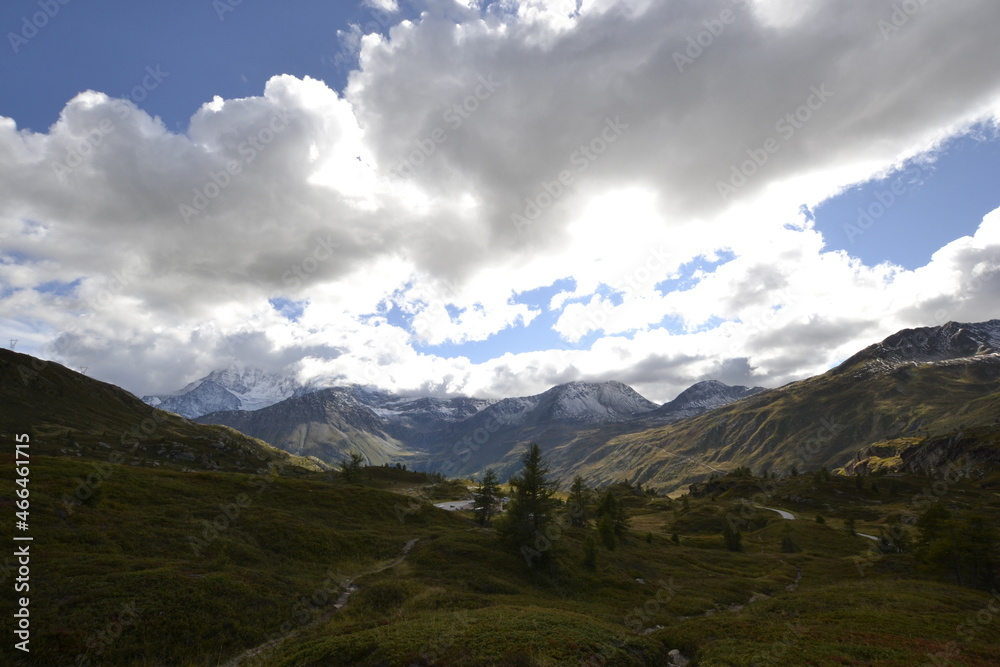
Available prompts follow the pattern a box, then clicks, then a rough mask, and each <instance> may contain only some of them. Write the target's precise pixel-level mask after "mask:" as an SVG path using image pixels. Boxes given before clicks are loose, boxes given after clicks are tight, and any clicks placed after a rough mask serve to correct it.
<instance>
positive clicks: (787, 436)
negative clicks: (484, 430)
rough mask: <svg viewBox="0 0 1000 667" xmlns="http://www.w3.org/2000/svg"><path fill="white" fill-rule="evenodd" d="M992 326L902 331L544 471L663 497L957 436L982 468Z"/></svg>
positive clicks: (992, 420)
mask: <svg viewBox="0 0 1000 667" xmlns="http://www.w3.org/2000/svg"><path fill="white" fill-rule="evenodd" d="M998 330H1000V321H997V320H994V321H992V322H989V323H985V324H984V325H967V324H956V323H950V324H948V325H945V326H943V327H940V328H929V329H922V330H910V331H904V332H900V333H899V334H895V335H893V336H890V337H889V338H887V339H886V340H885V341H882V342H881V343H878V344H876V345H873V346H870V347H869V348H866V350H864V351H862V352H860V353H859V354H857V355H855V356H854V357H852V358H850V359H848V360H847V361H845V362H844V363H842V364H841V365H839V366H838V367H836V368H834V369H832V370H830V371H828V372H827V373H824V374H822V375H819V376H816V377H813V378H809V379H807V380H802V381H800V382H794V383H791V384H789V385H786V386H784V387H781V388H779V389H774V390H770V391H766V392H763V393H758V394H756V395H753V396H750V397H748V398H745V399H743V400H740V401H738V402H735V403H731V404H729V405H726V406H724V407H721V408H717V409H715V410H713V411H711V412H708V413H706V414H703V415H701V416H697V417H693V418H690V419H685V420H681V421H678V422H675V423H673V424H670V425H667V426H664V427H659V428H653V429H648V430H644V431H642V432H638V433H627V434H619V435H615V436H614V437H609V438H602V437H601V434H600V433H587V434H581V436H580V437H578V438H577V439H575V440H574V441H571V442H569V443H567V444H566V445H564V446H563V447H562V448H560V449H559V450H557V451H556V452H554V453H553V457H554V458H553V461H554V465H556V466H558V469H559V470H560V471H564V472H563V474H564V476H565V475H572V474H581V475H583V476H584V478H585V479H587V480H588V481H590V482H591V483H607V482H610V481H613V480H616V479H621V478H622V477H625V478H627V479H630V480H632V481H634V482H637V483H642V484H652V485H654V486H656V487H657V488H660V489H662V490H672V489H676V488H678V487H680V486H683V485H686V484H690V483H692V482H697V481H700V480H703V479H705V478H707V477H709V476H711V475H713V474H718V473H720V472H725V471H728V470H732V469H734V468H736V467H739V466H750V467H752V468H753V469H754V470H757V471H772V470H773V471H778V472H781V473H784V472H787V471H788V470H790V469H791V468H793V467H795V468H797V469H798V470H800V471H801V470H815V469H818V468H821V467H827V468H831V469H833V468H841V467H844V466H849V465H851V463H852V461H855V460H856V459H857V457H858V455H859V452H863V451H865V450H866V448H869V447H871V446H873V445H877V444H878V443H883V442H886V441H898V440H899V439H901V438H913V439H914V440H911V441H908V447H917V448H920V447H923V446H924V445H925V444H926V445H927V446H928V447H932V446H935V445H934V443H935V442H938V441H939V440H940V439H941V438H947V437H953V436H956V435H957V434H966V437H965V441H968V440H969V439H970V438H971V437H972V436H973V434H978V436H977V440H976V441H977V443H979V444H981V445H983V446H982V447H979V446H977V447H971V448H970V447H967V448H965V449H964V450H962V455H963V456H965V455H969V456H972V457H973V458H972V460H970V463H971V464H975V463H976V462H979V461H982V462H987V461H989V460H992V459H993V457H994V456H995V453H994V452H995V443H996V433H997V431H1000V354H998V353H997V352H995V351H993V348H992V347H990V345H991V343H990V342H989V341H991V340H995V338H991V336H994V335H995V333H996V332H997V331H998ZM938 450H939V451H944V450H940V448H938ZM915 451H916V450H914V451H911V452H909V454H908V455H907V456H908V457H910V460H912V461H923V462H924V465H926V466H928V467H937V466H939V465H944V464H946V463H948V462H950V461H954V460H956V459H953V458H949V457H945V458H943V459H942V458H940V457H939V458H933V457H932V458H927V457H917V456H915ZM952 453H953V454H954V455H955V456H958V455H959V452H958V450H953V451H952ZM894 455H895V454H893V456H894Z"/></svg>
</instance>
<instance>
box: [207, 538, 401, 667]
mask: <svg viewBox="0 0 1000 667" xmlns="http://www.w3.org/2000/svg"><path fill="white" fill-rule="evenodd" d="M416 543H417V538H414V539H412V540H410V541H409V542H407V543H406V544H404V545H403V549H402V551H400V552H399V555H398V556H396V558H394V559H393V560H392V561H390V562H389V563H387V564H385V565H380V566H378V567H375V568H372V569H371V570H365V571H364V572H362V573H361V574H358V575H355V576H354V577H353V578H352V579H347V580H346V581H344V582H343V583H342V584H341V585H342V586H343V588H344V590H343V591H342V592H341V594H340V595H339V596H337V601H336V602H334V603H333V609H331V610H330V611H328V612H327V613H325V614H323V615H322V616H320V617H319V618H317V619H316V620H314V621H311V622H310V623H307V624H305V625H303V626H302V627H300V628H296V629H295V630H292V631H291V632H289V633H288V634H285V635H282V636H281V637H278V638H277V639H272V640H271V641H268V642H264V643H263V644H261V645H260V646H256V647H254V648H252V649H250V650H248V651H246V652H245V653H242V654H241V655H239V656H237V657H236V658H233V659H232V660H230V661H229V662H227V663H223V665H222V667H239V665H242V664H244V663H245V662H246V661H248V660H251V659H253V658H255V657H257V656H258V655H260V654H261V653H263V652H264V651H267V650H269V649H272V648H274V647H275V646H278V645H279V644H281V643H282V642H284V641H286V640H288V639H291V638H292V637H294V636H296V635H297V634H299V633H300V632H303V631H304V630H308V629H309V628H312V627H315V626H317V625H319V624H320V623H323V622H324V621H326V620H327V619H329V618H330V617H331V616H333V615H334V614H336V613H337V612H338V611H340V610H341V609H342V608H343V607H344V605H346V604H347V601H348V600H350V599H351V596H352V595H354V594H355V593H357V592H358V591H359V590H360V589H359V588H358V587H357V586H355V585H354V582H355V581H357V580H358V579H360V578H361V577H366V576H368V575H370V574H378V573H379V572H385V571H386V570H388V569H390V568H393V567H396V566H397V565H399V564H400V563H402V562H403V561H404V560H406V556H407V555H408V554H409V553H410V550H412V549H413V546H414V545H415V544H416Z"/></svg>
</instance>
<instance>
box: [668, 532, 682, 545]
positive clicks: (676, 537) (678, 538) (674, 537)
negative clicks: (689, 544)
mask: <svg viewBox="0 0 1000 667" xmlns="http://www.w3.org/2000/svg"><path fill="white" fill-rule="evenodd" d="M670 541H671V542H673V543H674V544H680V543H681V536H680V535H678V534H677V533H674V534H673V535H671V536H670Z"/></svg>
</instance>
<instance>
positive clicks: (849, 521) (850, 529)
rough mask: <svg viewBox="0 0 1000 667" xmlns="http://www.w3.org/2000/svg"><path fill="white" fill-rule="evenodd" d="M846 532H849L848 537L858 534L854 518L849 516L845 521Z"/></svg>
mask: <svg viewBox="0 0 1000 667" xmlns="http://www.w3.org/2000/svg"><path fill="white" fill-rule="evenodd" d="M844 530H846V531H847V534H848V535H857V534H858V532H857V530H855V528H854V517H853V516H849V517H847V519H845V520H844Z"/></svg>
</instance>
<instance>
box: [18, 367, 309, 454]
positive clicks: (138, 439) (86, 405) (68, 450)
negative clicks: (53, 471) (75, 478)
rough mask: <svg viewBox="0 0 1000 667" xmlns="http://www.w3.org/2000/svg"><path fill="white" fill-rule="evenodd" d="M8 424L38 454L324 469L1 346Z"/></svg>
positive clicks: (230, 431) (222, 427)
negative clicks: (2, 348) (278, 465)
mask: <svg viewBox="0 0 1000 667" xmlns="http://www.w3.org/2000/svg"><path fill="white" fill-rule="evenodd" d="M0 405H2V406H3V414H4V423H3V429H4V431H5V432H8V433H27V434H28V435H29V436H30V441H31V451H32V454H39V455H53V456H71V457H81V458H89V459H99V460H101V461H108V462H111V463H127V464H130V465H137V466H149V467H154V468H161V467H162V468H164V469H174V470H177V469H180V470H228V471H239V472H254V471H257V470H259V469H260V468H262V467H264V466H265V465H266V464H267V463H268V462H277V463H288V464H292V467H303V468H308V469H312V470H320V469H323V468H325V467H326V466H324V465H321V464H319V463H318V462H317V461H312V460H306V459H302V458H300V457H295V456H292V455H290V454H288V453H287V452H285V451H283V450H281V449H277V448H275V447H273V446H272V445H269V444H267V443H266V442H263V441H261V440H258V439H256V438H252V437H249V436H247V435H244V434H243V433H240V432H238V431H234V430H232V429H230V428H226V427H224V426H206V425H202V424H195V423H193V422H191V421H189V420H187V419H184V418H183V417H179V416H177V415H176V414H173V413H171V412H165V411H163V410H159V409H157V408H153V407H151V406H149V405H147V404H146V403H144V402H142V401H140V400H139V399H138V398H136V397H135V396H133V395H132V394H130V393H129V392H127V391H125V390H124V389H120V388H118V387H116V386H114V385H111V384H107V383H105V382H100V381H98V380H94V379H92V378H89V377H87V376H85V375H82V374H80V373H77V372H75V371H72V370H70V369H68V368H66V367H64V366H61V365H60V364H57V363H55V362H51V361H43V360H41V359H36V358H34V357H31V356H28V355H25V354H19V353H17V352H12V351H10V350H0Z"/></svg>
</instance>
